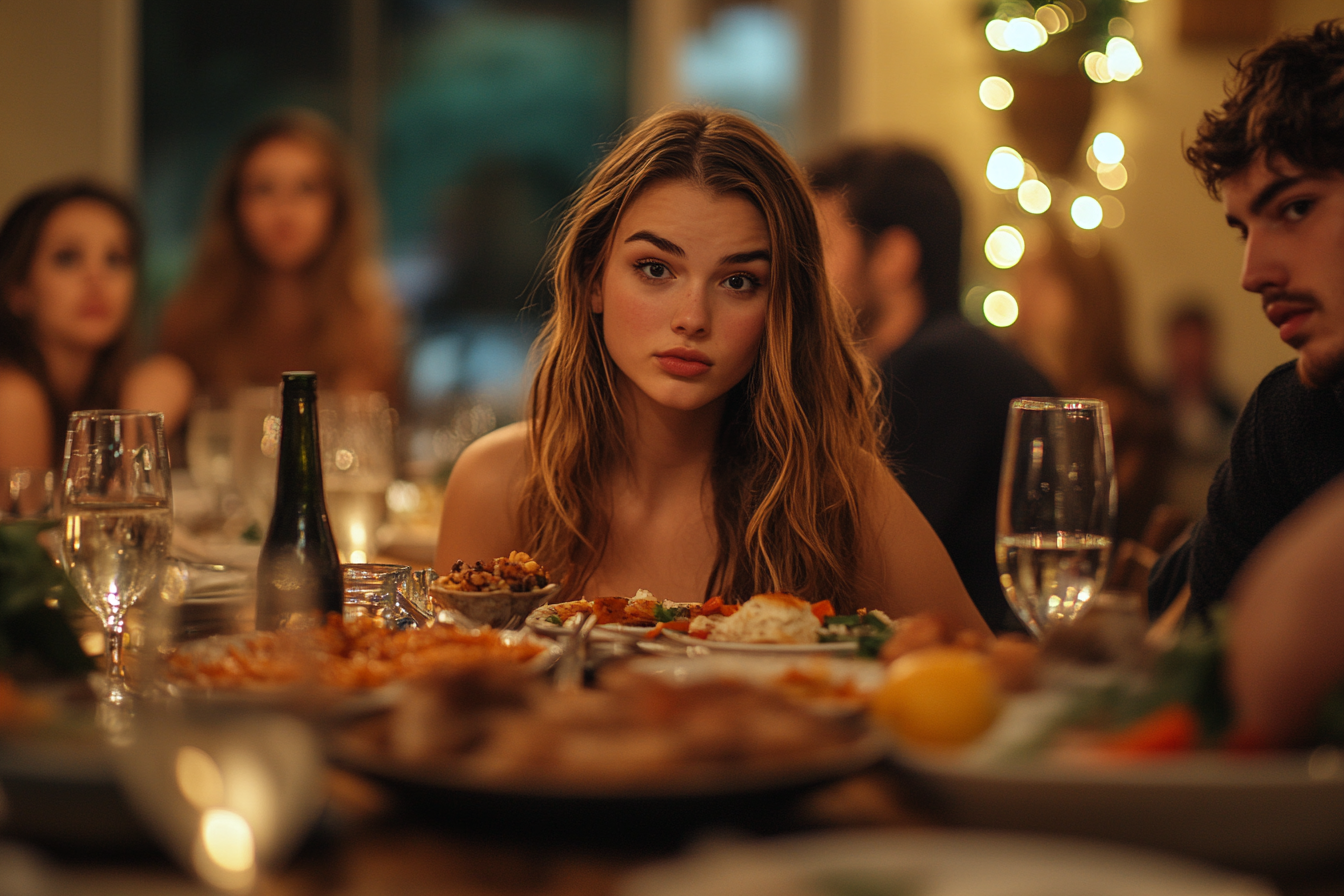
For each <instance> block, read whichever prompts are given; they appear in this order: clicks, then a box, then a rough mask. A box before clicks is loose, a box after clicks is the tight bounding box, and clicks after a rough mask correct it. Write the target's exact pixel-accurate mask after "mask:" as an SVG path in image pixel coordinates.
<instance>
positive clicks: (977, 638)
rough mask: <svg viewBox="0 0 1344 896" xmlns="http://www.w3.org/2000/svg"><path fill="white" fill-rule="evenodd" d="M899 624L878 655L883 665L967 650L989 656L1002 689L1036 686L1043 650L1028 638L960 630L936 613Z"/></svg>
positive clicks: (900, 621)
mask: <svg viewBox="0 0 1344 896" xmlns="http://www.w3.org/2000/svg"><path fill="white" fill-rule="evenodd" d="M898 621H899V625H897V626H896V627H895V631H894V632H893V634H892V636H891V638H889V639H888V640H887V642H886V643H885V644H883V645H882V649H881V651H880V652H879V654H878V656H879V657H880V658H881V659H882V661H883V662H886V663H894V662H896V661H897V660H899V659H900V658H901V657H903V656H905V655H906V654H908V653H913V652H915V651H918V650H925V649H927V648H930V647H947V646H955V647H963V648H966V649H967V650H974V651H979V652H981V653H984V654H985V655H986V657H987V658H988V660H989V664H990V668H992V669H993V670H994V673H995V675H996V677H997V680H998V684H999V687H1000V688H1001V689H1002V690H1004V691H1007V692H1010V693H1012V692H1021V691H1029V690H1031V689H1033V688H1035V687H1036V680H1037V675H1038V667H1039V665H1040V654H1041V648H1040V647H1039V646H1037V644H1036V642H1035V641H1032V640H1031V639H1030V638H1028V637H1027V636H1025V635H1018V634H1013V633H1009V634H1004V635H1000V636H998V637H997V638H994V637H986V636H984V635H982V634H980V633H979V632H973V631H956V630H954V629H953V628H952V626H951V625H950V624H949V623H948V621H947V620H946V619H944V618H943V617H941V616H939V615H937V614H935V613H920V614H918V615H916V616H907V617H905V618H903V619H900V620H898Z"/></svg>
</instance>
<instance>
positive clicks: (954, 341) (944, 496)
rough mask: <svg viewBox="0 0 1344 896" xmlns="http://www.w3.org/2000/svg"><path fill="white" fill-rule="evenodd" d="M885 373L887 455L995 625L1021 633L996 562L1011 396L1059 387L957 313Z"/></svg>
mask: <svg viewBox="0 0 1344 896" xmlns="http://www.w3.org/2000/svg"><path fill="white" fill-rule="evenodd" d="M881 373H882V385H883V389H884V391H885V393H886V401H887V404H888V406H889V407H890V412H891V436H890V438H889V440H888V449H889V453H890V457H891V459H892V461H893V463H894V465H895V467H896V471H897V475H898V476H899V478H900V480H901V484H902V485H903V486H905V490H906V491H907V492H909V494H910V497H911V498H912V499H913V500H914V502H915V505H916V506H918V507H919V509H920V511H921V512H922V513H923V514H924V516H925V517H926V518H927V519H928V521H929V523H930V524H931V525H932V526H933V530H934V531H935V532H937V533H938V537H939V538H940V539H942V542H943V546H944V547H945V548H947V553H948V554H949V555H951V557H952V562H953V563H954V564H955V565H956V567H957V572H958V573H960V574H961V581H962V583H963V584H964V585H965V586H966V590H967V591H968V592H970V595H971V599H972V600H974V601H975V605H976V607H977V608H978V609H979V610H980V615H981V616H983V617H984V618H985V622H986V623H988V624H989V627H990V628H992V629H994V630H995V631H996V632H997V631H1005V630H1010V631H1021V630H1022V628H1023V626H1022V623H1021V621H1020V620H1019V619H1018V618H1017V614H1016V613H1014V612H1013V611H1012V608H1010V607H1009V606H1008V602H1007V600H1006V599H1005V598H1004V596H1003V589H1002V587H1000V585H999V571H998V565H997V563H996V562H995V559H994V508H995V502H996V500H997V495H998V488H999V468H1000V467H1001V466H1002V464H1003V437H1004V430H1005V428H1006V427H1007V423H1008V405H1009V403H1010V402H1011V401H1012V400H1013V399H1014V398H1021V397H1023V396H1027V395H1053V394H1054V389H1053V388H1052V387H1051V385H1050V383H1049V382H1048V381H1047V380H1046V379H1045V377H1043V376H1042V375H1041V374H1040V373H1039V372H1037V370H1036V368H1034V367H1032V366H1031V365H1030V364H1028V363H1027V362H1026V360H1025V359H1023V358H1022V356H1021V355H1019V354H1017V353H1016V352H1015V351H1013V349H1011V348H1009V347H1007V346H1005V345H1003V344H1002V343H1000V342H999V341H998V340H996V339H994V338H993V337H992V336H990V335H988V334H987V333H985V332H983V331H982V330H980V329H978V328H976V327H974V326H972V325H971V324H970V323H968V322H967V321H965V320H964V319H962V318H961V317H958V316H955V315H944V316H941V317H937V318H935V319H933V320H928V321H925V322H924V325H923V326H921V327H920V328H919V330H917V331H916V332H915V334H914V335H913V336H912V337H911V338H910V339H909V340H908V341H907V342H906V343H905V344H904V345H902V346H901V347H900V348H898V349H897V350H896V351H895V352H894V353H893V354H892V355H890V356H889V357H888V358H887V359H886V360H885V361H883V363H882V365H881Z"/></svg>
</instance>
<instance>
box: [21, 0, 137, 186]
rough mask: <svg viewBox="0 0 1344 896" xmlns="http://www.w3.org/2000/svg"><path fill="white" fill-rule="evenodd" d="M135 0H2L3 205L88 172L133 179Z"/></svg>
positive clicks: (124, 181) (126, 181) (128, 182)
mask: <svg viewBox="0 0 1344 896" xmlns="http://www.w3.org/2000/svg"><path fill="white" fill-rule="evenodd" d="M135 11H136V4H135V0H0V122H3V127H2V128H0V207H8V205H9V204H10V203H11V202H12V201H13V200H14V199H15V198H16V197H17V196H18V195H19V194H20V193H22V192H23V191H25V190H27V189H28V188H30V187H32V186H33V185H35V184H37V183H40V182H42V181H45V180H49V179H52V178H56V177H64V176H68V175H73V174H86V175H94V176H97V177H101V178H103V179H105V180H107V181H110V182H112V183H114V184H117V185H120V186H122V187H125V188H130V187H131V186H133V180H134V172H135V154H136V146H135V142H136V141H135V134H136V122H137V112H136V101H135V97H136V72H137V68H138V66H137V63H136V46H135V41H136V27H135V24H136V18H135Z"/></svg>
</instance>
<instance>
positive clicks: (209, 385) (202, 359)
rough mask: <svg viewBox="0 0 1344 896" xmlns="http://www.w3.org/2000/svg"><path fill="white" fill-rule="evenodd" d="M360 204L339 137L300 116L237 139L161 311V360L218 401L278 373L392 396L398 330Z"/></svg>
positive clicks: (360, 189) (272, 120)
mask: <svg viewBox="0 0 1344 896" xmlns="http://www.w3.org/2000/svg"><path fill="white" fill-rule="evenodd" d="M375 229H376V226H375V215H374V212H373V206H372V200H371V199H370V198H369V196H368V195H367V192H366V190H365V188H364V186H363V183H362V181H361V178H360V177H359V175H358V172H357V170H356V168H355V165H354V163H353V161H352V160H351V158H350V155H349V153H348V152H347V150H346V149H345V147H344V145H343V143H342V141H341V139H340V136H339V135H338V134H337V132H336V130H335V129H334V128H333V127H332V126H331V125H330V124H328V123H327V122H326V120H324V119H322V118H321V117H319V116H317V115H316V114H314V113H311V112H305V111H286V112H280V113H277V114H275V115H272V116H270V117H268V118H266V119H264V120H262V121H261V122H259V123H258V124H257V125H255V126H254V127H253V128H252V129H251V130H249V131H248V132H247V133H246V134H244V135H243V137H242V138H241V139H240V140H239V141H238V143H237V144H236V145H235V146H234V148H233V150H232V152H230V154H229V155H228V157H227V158H226V159H225V161H224V164H223V166H222V167H221V169H220V171H219V172H218V175H217V177H216V181H215V187H214V192H213V194H212V196H211V199H210V201H209V204H208V207H207V211H206V215H205V223H204V227H203V230H202V233H201V236H200V241H199V246H198V250H197V257H196V260H195V263H194V266H193V268H192V270H191V272H190V274H189V275H188V277H187V280H186V282H185V283H184V284H183V285H182V287H181V288H180V289H179V290H178V292H177V293H176V295H174V297H173V299H172V301H171V303H170V305H169V307H168V310H167V311H166V312H165V315H164V319H163V327H162V332H161V342H162V345H163V348H164V349H165V350H166V351H169V352H171V353H173V354H175V355H177V356H178V357H180V358H182V359H183V360H185V361H186V362H187V363H188V364H190V365H191V367H192V370H193V371H194V372H195V374H196V379H197V382H198V383H199V385H200V388H201V390H202V391H203V392H205V393H206V394H207V395H209V396H210V397H211V398H212V399H213V400H214V401H215V402H216V403H220V404H223V403H226V402H227V401H228V400H229V399H230V397H231V395H232V394H233V392H235V391H236V390H238V389H240V388H242V387H245V386H272V385H275V384H276V383H278V382H279V381H280V374H281V373H282V372H283V371H285V370H315V371H317V373H318V378H319V382H320V383H322V385H324V386H327V387H331V388H336V389H339V390H346V391H351V390H366V389H372V390H378V391H382V392H395V391H396V388H397V386H398V383H399V379H400V365H399V362H398V357H397V356H398V351H399V349H400V341H401V320H400V315H399V312H398V309H397V304H396V302H395V301H394V300H393V298H392V294H391V291H390V289H389V287H388V285H387V281H386V277H385V276H384V273H383V270H382V267H381V265H380V264H379V261H378V258H377V256H376V254H375Z"/></svg>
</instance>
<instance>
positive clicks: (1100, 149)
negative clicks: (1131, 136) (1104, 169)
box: [1092, 131, 1125, 165]
mask: <svg viewBox="0 0 1344 896" xmlns="http://www.w3.org/2000/svg"><path fill="white" fill-rule="evenodd" d="M1092 155H1094V156H1096V159H1097V161H1098V162H1099V163H1100V164H1102V165H1115V164H1118V163H1119V162H1120V160H1121V159H1123V158H1124V157H1125V143H1124V141H1123V140H1121V139H1120V138H1119V137H1117V136H1115V135H1114V134H1112V133H1111V132H1110V131H1102V132H1101V133H1100V134H1097V136H1095V137H1093V138H1092Z"/></svg>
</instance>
